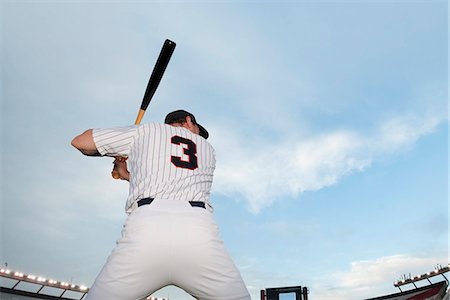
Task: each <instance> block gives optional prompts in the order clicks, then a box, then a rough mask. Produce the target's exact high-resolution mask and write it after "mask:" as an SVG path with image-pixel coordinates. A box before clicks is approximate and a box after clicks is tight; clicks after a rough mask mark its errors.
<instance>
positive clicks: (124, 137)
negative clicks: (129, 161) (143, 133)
mask: <svg viewBox="0 0 450 300" xmlns="http://www.w3.org/2000/svg"><path fill="white" fill-rule="evenodd" d="M137 128H138V126H124V127H114V128H96V129H94V130H93V131H92V136H93V138H94V143H95V146H96V147H97V150H98V152H99V153H100V154H101V155H106V156H128V155H129V153H130V148H131V145H132V143H133V141H134V137H135V135H136V132H137Z"/></svg>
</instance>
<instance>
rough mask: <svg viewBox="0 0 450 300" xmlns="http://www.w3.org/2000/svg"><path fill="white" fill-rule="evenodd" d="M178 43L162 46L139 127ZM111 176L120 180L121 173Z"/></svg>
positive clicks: (148, 85)
mask: <svg viewBox="0 0 450 300" xmlns="http://www.w3.org/2000/svg"><path fill="white" fill-rule="evenodd" d="M175 46H176V43H175V42H173V41H171V40H169V39H166V40H165V41H164V44H163V46H162V49H161V52H160V53H159V57H158V59H157V60H156V63H155V66H154V67H153V71H152V75H151V76H150V79H149V81H148V84H147V88H146V89H145V93H144V98H143V99H142V103H141V108H140V109H139V112H138V115H137V117H136V121H135V122H134V124H135V125H139V124H140V123H141V120H142V118H143V117H144V114H145V111H146V110H147V107H148V105H149V104H150V101H152V98H153V95H154V94H155V91H156V89H157V88H158V85H159V82H160V81H161V78H162V76H163V74H164V71H165V70H166V68H167V65H168V64H169V61H170V58H171V57H172V53H173V51H174V50H175ZM111 175H112V177H113V178H114V179H119V178H120V176H119V173H118V172H117V171H116V170H115V169H113V171H112V172H111Z"/></svg>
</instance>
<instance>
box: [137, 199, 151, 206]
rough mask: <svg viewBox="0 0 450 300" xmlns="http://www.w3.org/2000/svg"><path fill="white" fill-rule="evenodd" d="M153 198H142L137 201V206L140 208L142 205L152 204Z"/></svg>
mask: <svg viewBox="0 0 450 300" xmlns="http://www.w3.org/2000/svg"><path fill="white" fill-rule="evenodd" d="M153 200H154V198H150V197H147V198H142V199H141V200H138V201H137V206H138V207H140V206H142V205H147V204H151V203H152V202H153Z"/></svg>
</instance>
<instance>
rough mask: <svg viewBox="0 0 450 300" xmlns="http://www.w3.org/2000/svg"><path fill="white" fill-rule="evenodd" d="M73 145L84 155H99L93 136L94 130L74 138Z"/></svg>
mask: <svg viewBox="0 0 450 300" xmlns="http://www.w3.org/2000/svg"><path fill="white" fill-rule="evenodd" d="M71 144H72V146H74V147H75V148H77V149H78V150H80V151H81V153H83V154H84V155H90V156H93V155H99V153H98V151H97V147H96V146H95V143H94V139H93V136H92V129H88V130H86V131H85V132H83V133H82V134H80V135H77V136H76V137H74V138H73V140H72V142H71Z"/></svg>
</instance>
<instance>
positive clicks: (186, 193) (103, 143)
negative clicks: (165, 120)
mask: <svg viewBox="0 0 450 300" xmlns="http://www.w3.org/2000/svg"><path fill="white" fill-rule="evenodd" d="M93 137H94V142H95V145H96V147H97V150H98V151H99V152H100V154H101V155H106V156H125V157H128V160H127V165H128V170H129V172H130V190H129V195H128V200H127V204H126V207H125V209H126V211H129V210H130V208H131V206H132V204H133V203H134V202H135V201H136V200H139V199H142V198H146V197H152V198H158V199H167V200H184V201H203V202H205V203H206V204H207V205H209V196H210V190H211V185H212V180H213V173H214V169H215V166H216V159H215V152H214V148H213V147H212V146H211V145H210V144H209V143H208V142H207V141H206V140H205V139H204V138H203V137H201V136H200V135H197V134H194V133H192V132H191V131H189V130H188V129H186V128H183V127H174V126H170V125H165V124H157V123H149V124H143V125H133V126H126V127H115V128H106V129H94V130H93Z"/></svg>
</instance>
